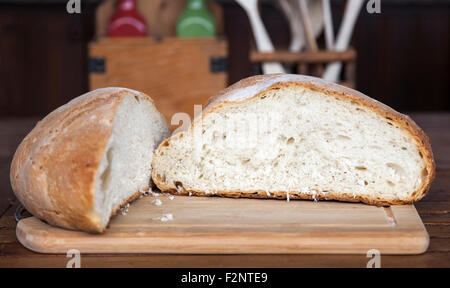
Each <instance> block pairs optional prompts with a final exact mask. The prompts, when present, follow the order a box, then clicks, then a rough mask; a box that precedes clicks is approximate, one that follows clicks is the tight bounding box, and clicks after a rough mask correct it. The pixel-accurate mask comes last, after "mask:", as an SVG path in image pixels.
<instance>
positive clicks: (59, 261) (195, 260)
mask: <svg viewBox="0 0 450 288" xmlns="http://www.w3.org/2000/svg"><path fill="white" fill-rule="evenodd" d="M410 116H411V117H412V118H413V119H414V121H416V122H417V123H418V124H419V126H421V127H422V128H423V129H424V130H425V132H426V133H427V134H428V135H429V137H430V140H431V144H432V147H433V151H434V154H435V159H436V164H437V169H436V179H435V181H434V182H433V185H432V186H431V190H430V192H429V193H428V194H427V196H426V197H425V198H424V199H422V200H421V201H420V202H418V203H416V204H415V206H416V208H417V210H418V212H419V214H420V217H421V218H422V219H423V220H424V223H425V227H426V229H427V231H428V233H429V236H430V246H429V248H428V250H427V252H426V253H424V254H420V255H382V257H381V267H447V268H448V267H450V252H449V250H450V219H449V217H448V211H449V209H450V129H449V127H450V114H449V113H414V114H412V115H410ZM35 121H36V120H35V119H17V120H13V119H11V120H5V119H1V120H0V127H2V128H1V129H0V139H1V140H2V141H0V151H2V153H4V154H5V155H7V154H8V153H12V152H13V151H14V145H12V144H11V143H13V142H14V141H16V140H13V138H14V137H15V136H12V135H11V134H10V133H6V132H5V131H16V132H17V134H23V135H25V134H26V132H27V131H28V129H29V127H32V126H33V125H34V123H35ZM19 140H20V139H19ZM7 143H10V144H7ZM14 143H15V142H14ZM8 147H9V148H8ZM5 161H6V160H5V158H1V159H0V162H1V163H5ZM5 165H6V164H5ZM0 176H1V177H0V199H2V200H3V199H4V198H5V197H7V196H6V195H11V194H9V193H10V191H11V188H10V184H9V177H8V176H7V175H3V174H2V175H0ZM321 203H322V202H321ZM17 204H18V203H17V202H16V201H14V202H13V205H11V206H10V207H9V208H8V209H7V211H6V212H5V213H4V214H3V216H0V239H1V240H0V267H65V265H66V263H67V261H68V258H66V255H64V254H40V253H35V252H32V251H30V250H28V249H26V248H24V247H23V246H22V245H21V244H20V243H19V242H18V240H17V237H16V235H15V229H16V223H15V221H14V218H13V215H14V211H15V209H16V207H17ZM163 207H164V204H163ZM131 211H132V210H130V212H131ZM428 220H430V221H428ZM368 260H369V258H367V257H366V255H358V254H355V255H350V254H341V255H332V254H270V255H267V254H239V253H237V254H137V253H132V254H100V253H94V254H82V258H81V266H82V267H192V268H193V267H258V268H263V267H357V268H364V267H366V264H367V261H368Z"/></svg>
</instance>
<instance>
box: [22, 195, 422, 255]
mask: <svg viewBox="0 0 450 288" xmlns="http://www.w3.org/2000/svg"><path fill="white" fill-rule="evenodd" d="M171 198H173V200H171ZM156 199H159V200H160V201H161V203H162V204H161V205H156V204H157V203H156V202H155V200H156ZM167 214H171V215H172V217H173V219H172V220H167V218H170V216H168V215H167ZM164 216H166V218H164ZM167 216H168V217H167ZM161 219H165V220H167V221H162V220H161ZM16 233H17V237H18V239H19V241H20V243H22V244H23V245H24V246H25V247H27V248H29V249H31V250H33V251H36V252H41V253H66V252H67V251H68V250H69V249H78V250H79V251H81V253H289V254H292V253H294V254H295V253H298V254H300V253H343V254H350V253H351V254H366V253H367V252H368V251H369V250H370V249H377V250H379V251H380V253H381V254H419V253H423V252H425V250H426V249H427V247H428V243H429V237H428V234H427V232H426V230H425V227H424V225H423V223H422V221H421V219H420V217H419V215H418V214H417V211H416V209H415V208H414V206H413V205H405V206H392V207H390V208H383V207H374V206H368V205H364V204H354V203H339V202H327V201H320V202H317V203H316V202H313V201H299V200H295V201H290V202H287V201H282V200H267V199H228V198H219V197H207V198H205V197H188V196H174V197H170V198H169V195H166V194H160V195H159V196H158V197H155V196H146V197H143V198H141V199H139V200H137V201H135V202H134V203H132V204H131V205H130V207H129V209H128V213H127V214H126V215H119V216H116V217H115V218H114V219H112V221H111V224H110V226H109V228H108V229H107V230H106V232H105V233H104V234H102V235H92V234H88V233H84V232H77V231H69V230H64V229H60V228H56V227H52V226H50V225H47V224H45V223H44V222H42V221H40V220H38V219H37V218H35V217H30V218H25V219H22V220H21V221H20V222H19V223H18V225H17V230H16Z"/></svg>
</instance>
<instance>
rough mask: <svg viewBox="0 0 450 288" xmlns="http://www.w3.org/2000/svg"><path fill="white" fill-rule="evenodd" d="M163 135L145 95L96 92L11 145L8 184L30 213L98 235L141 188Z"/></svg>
mask: <svg viewBox="0 0 450 288" xmlns="http://www.w3.org/2000/svg"><path fill="white" fill-rule="evenodd" d="M168 136H169V130H168V126H167V123H166V120H165V119H164V117H163V116H162V115H161V114H160V113H159V112H158V111H157V110H156V108H155V106H154V104H153V101H152V99H151V98H150V97H149V96H147V95H145V94H142V93H139V92H137V91H133V90H129V89H124V88H104V89H98V90H95V91H92V92H89V93H87V94H84V95H82V96H80V97H78V98H75V99H74V100H72V101H70V102H69V103H67V104H65V105H63V106H61V107H60V108H58V109H56V110H55V111H53V112H52V113H50V114H49V115H47V116H46V117H45V118H44V119H43V120H42V121H40V122H38V124H37V125H36V127H35V128H34V129H33V130H32V131H31V132H30V133H29V134H28V135H27V136H26V137H25V139H24V140H23V141H22V143H21V144H20V145H19V147H18V148H17V151H16V153H15V155H14V159H13V161H12V165H11V173H10V177H11V184H12V187H13V190H14V192H15V194H16V196H17V198H18V199H19V200H20V201H21V202H22V203H23V204H24V206H25V208H26V209H27V210H28V211H30V212H31V213H32V214H33V215H34V216H36V217H38V218H40V219H42V220H45V221H47V222H48V223H50V224H53V225H57V226H61V227H65V228H69V229H79V230H84V231H89V232H103V231H104V230H105V228H106V226H107V225H108V222H109V219H110V217H111V216H112V215H114V214H115V213H116V212H117V211H118V210H119V209H120V208H121V206H123V205H125V204H126V203H128V202H130V201H131V200H133V199H135V198H136V197H138V196H139V195H140V194H141V193H143V192H145V191H148V189H149V182H150V179H151V161H152V158H153V153H154V150H155V149H156V148H157V147H158V144H159V143H161V141H163V140H164V139H165V138H166V137H168Z"/></svg>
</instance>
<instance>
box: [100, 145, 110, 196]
mask: <svg viewBox="0 0 450 288" xmlns="http://www.w3.org/2000/svg"><path fill="white" fill-rule="evenodd" d="M112 152H113V148H112V147H110V148H109V149H108V151H107V152H106V161H107V164H106V165H107V166H106V168H105V170H104V171H103V172H102V173H101V176H100V179H101V181H102V184H101V189H102V190H103V191H106V190H107V189H108V188H109V184H110V183H111V177H110V175H111V165H112Z"/></svg>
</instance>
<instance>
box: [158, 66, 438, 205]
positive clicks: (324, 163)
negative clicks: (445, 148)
mask: <svg viewBox="0 0 450 288" xmlns="http://www.w3.org/2000/svg"><path fill="white" fill-rule="evenodd" d="M434 170H435V164H434V160H433V154H432V151H431V146H430V143H429V140H428V137H427V136H426V135H425V133H424V132H423V131H422V130H421V129H420V128H419V127H418V126H417V125H416V124H415V123H414V122H413V121H412V120H411V119H410V118H409V117H408V116H405V115H402V114H400V113H398V112H396V111H394V110H393V109H391V108H389V107H388V106H386V105H384V104H382V103H380V102H378V101H376V100H374V99H371V98H369V97H367V96H365V95H363V94H361V93H359V92H357V91H355V90H352V89H349V88H346V87H343V86H339V85H337V84H333V83H328V82H325V81H323V80H321V79H317V78H313V77H306V76H300V75H282V74H278V75H266V76H256V77H251V78H247V79H245V80H242V81H240V82H238V83H236V84H234V85H232V86H231V87H229V88H227V89H225V90H224V91H222V92H221V93H219V94H218V95H217V96H215V97H213V98H211V100H210V102H209V104H208V105H207V107H206V108H205V109H204V111H203V113H202V115H201V116H200V117H197V118H196V119H195V120H194V121H193V123H192V125H191V126H190V127H189V129H187V130H186V131H182V132H180V133H177V134H175V135H173V136H172V137H170V138H168V139H166V140H165V141H163V142H162V143H161V145H160V146H159V147H158V149H157V151H156V152H155V156H154V158H153V171H152V178H153V181H154V182H155V184H156V185H157V186H158V187H159V188H160V189H161V190H162V191H168V192H172V193H178V194H182V195H201V196H212V195H217V196H227V197H251V198H276V199H280V198H281V199H288V200H289V199H314V200H322V199H324V200H339V201H350V202H364V203H367V204H373V205H378V206H381V205H392V204H406V203H412V202H415V201H418V200H420V199H421V198H422V197H424V195H425V194H426V193H427V191H428V189H429V187H430V183H431V181H432V180H433V178H434V175H435V172H434Z"/></svg>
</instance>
